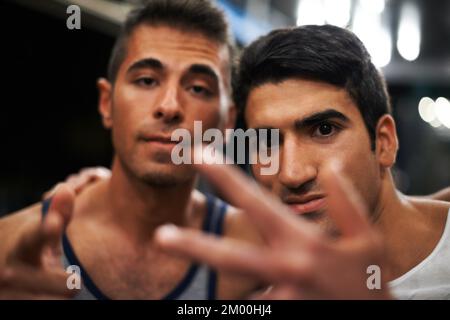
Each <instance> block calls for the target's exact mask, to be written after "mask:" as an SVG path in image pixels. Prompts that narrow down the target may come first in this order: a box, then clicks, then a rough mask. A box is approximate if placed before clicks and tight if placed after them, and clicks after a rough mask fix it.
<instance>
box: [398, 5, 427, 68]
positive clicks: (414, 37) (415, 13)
mask: <svg viewBox="0 0 450 320" xmlns="http://www.w3.org/2000/svg"><path fill="white" fill-rule="evenodd" d="M399 21H400V22H399V27H398V36H397V39H398V40H397V49H398V52H399V53H400V55H401V56H402V57H403V58H404V59H406V60H408V61H414V60H416V59H417V57H419V54H420V42H421V34H420V12H419V8H418V7H417V4H416V3H413V2H405V3H403V5H402V8H401V10H400V20H399Z"/></svg>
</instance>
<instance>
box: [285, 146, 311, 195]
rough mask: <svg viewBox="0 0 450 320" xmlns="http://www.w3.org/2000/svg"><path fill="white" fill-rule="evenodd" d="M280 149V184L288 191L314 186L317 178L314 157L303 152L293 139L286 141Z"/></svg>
mask: <svg viewBox="0 0 450 320" xmlns="http://www.w3.org/2000/svg"><path fill="white" fill-rule="evenodd" d="M280 148H281V150H280V151H281V154H280V158H281V159H280V171H279V173H278V180H279V182H280V183H281V184H282V185H283V186H284V187H285V188H288V189H301V188H302V187H307V186H308V185H311V184H313V182H314V180H315V179H316V177H317V169H316V167H315V165H314V163H313V157H314V155H313V154H311V153H310V152H308V150H302V148H301V147H300V146H299V145H298V144H297V143H296V141H294V140H293V139H291V140H289V139H285V141H284V143H283V146H280Z"/></svg>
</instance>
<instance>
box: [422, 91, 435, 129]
mask: <svg viewBox="0 0 450 320" xmlns="http://www.w3.org/2000/svg"><path fill="white" fill-rule="evenodd" d="M434 106H435V105H434V101H433V99H431V98H429V97H423V98H422V99H420V102H419V115H420V117H421V118H422V120H423V121H425V122H428V123H430V122H432V121H433V120H435V119H436V115H435V113H434Z"/></svg>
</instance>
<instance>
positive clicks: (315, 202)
mask: <svg viewBox="0 0 450 320" xmlns="http://www.w3.org/2000/svg"><path fill="white" fill-rule="evenodd" d="M284 202H285V203H286V204H287V205H288V206H289V207H290V208H291V209H292V210H293V211H294V212H295V213H297V214H301V215H303V214H310V213H317V212H318V211H321V210H323V209H324V208H325V204H326V202H325V197H323V196H314V197H308V198H306V197H305V198H301V199H292V198H291V199H287V200H285V201H284Z"/></svg>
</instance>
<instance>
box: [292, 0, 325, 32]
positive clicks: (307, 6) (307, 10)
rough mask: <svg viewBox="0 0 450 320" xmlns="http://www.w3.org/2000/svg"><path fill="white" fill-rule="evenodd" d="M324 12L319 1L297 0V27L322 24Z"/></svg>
mask: <svg viewBox="0 0 450 320" xmlns="http://www.w3.org/2000/svg"><path fill="white" fill-rule="evenodd" d="M324 23H325V10H324V6H323V2H322V1H321V0H299V3H298V7H297V25H298V26H302V25H307V24H318V25H321V24H324Z"/></svg>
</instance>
